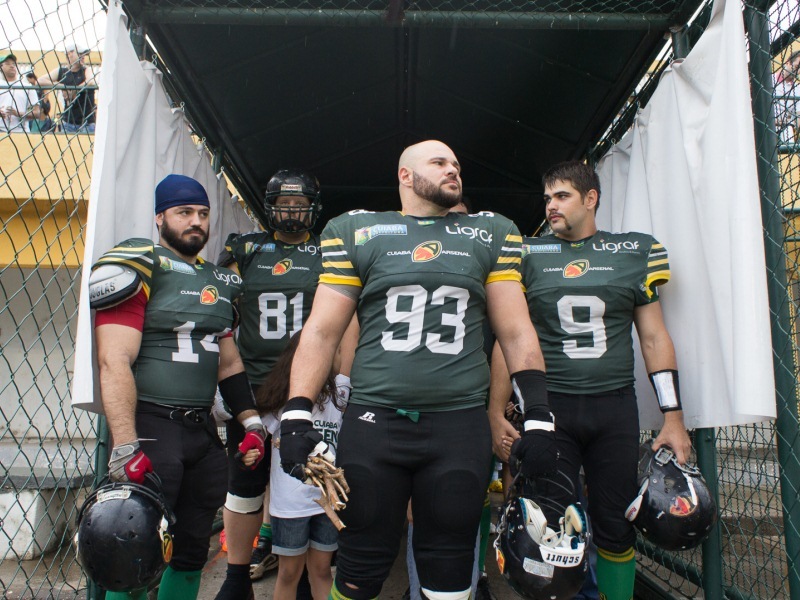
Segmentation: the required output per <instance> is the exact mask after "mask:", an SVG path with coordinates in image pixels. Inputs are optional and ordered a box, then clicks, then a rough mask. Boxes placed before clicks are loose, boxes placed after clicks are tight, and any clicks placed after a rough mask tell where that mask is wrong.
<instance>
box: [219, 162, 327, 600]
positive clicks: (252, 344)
mask: <svg viewBox="0 0 800 600" xmlns="http://www.w3.org/2000/svg"><path fill="white" fill-rule="evenodd" d="M264 208H265V210H266V212H267V217H268V223H267V224H268V225H269V228H270V231H261V232H256V233H247V234H243V235H238V234H233V235H231V236H229V238H228V240H227V242H226V244H225V251H224V252H223V253H222V255H221V256H220V258H219V259H218V261H217V262H218V263H219V264H220V265H223V266H226V267H229V268H231V269H233V270H234V271H236V272H237V273H239V274H240V275H241V276H242V278H243V289H242V296H241V298H240V300H239V312H240V322H239V329H238V332H237V338H236V343H237V345H238V347H239V352H240V353H241V356H242V360H243V361H244V366H245V370H246V371H247V375H248V377H249V379H250V383H251V384H252V385H253V387H254V391H255V389H256V388H257V387H258V386H260V385H261V383H263V381H264V379H265V378H266V376H267V374H268V373H269V372H270V370H271V369H272V367H273V366H274V365H275V362H276V361H277V360H278V357H279V356H280V354H281V352H282V351H283V349H284V348H285V347H286V346H287V345H288V343H289V340H290V338H291V336H292V335H294V334H295V333H297V332H298V331H300V329H301V328H302V327H303V323H304V322H305V319H306V318H307V317H308V314H309V312H311V303H312V301H313V299H314V293H315V292H316V289H317V281H318V280H319V275H320V273H321V272H322V260H321V253H320V249H319V239H318V237H317V236H316V235H314V234H313V233H312V232H311V230H312V228H313V227H314V225H315V223H316V221H317V216H318V215H319V212H320V210H321V209H322V204H321V193H320V186H319V181H317V178H316V177H314V175H312V174H311V173H309V172H307V171H304V170H301V169H282V170H280V171H278V172H277V173H275V174H274V175H273V176H272V177H271V178H270V180H269V182H268V183H267V192H266V197H265V202H264ZM226 429H227V439H228V440H229V443H228V447H229V449H232V451H230V452H229V456H228V461H229V463H230V467H229V471H228V479H229V481H228V496H227V499H226V501H225V508H224V510H223V520H224V523H225V537H226V543H227V546H228V570H227V574H226V578H225V581H224V582H223V584H222V587H221V588H220V591H219V593H218V594H217V596H216V600H239V599H240V598H247V597H248V594H251V593H252V586H251V583H250V581H251V579H253V580H257V579H260V578H261V577H262V576H263V575H264V574H265V573H266V572H267V571H268V570H271V569H275V568H276V567H277V566H278V557H277V556H275V555H274V554H272V540H271V527H270V526H269V521H268V516H267V515H265V516H264V519H263V521H264V522H263V523H262V514H264V509H263V504H264V498H265V490H266V486H267V484H268V483H269V468H270V461H268V460H265V461H263V462H262V463H261V464H260V465H259V466H258V467H257V468H256V469H255V470H252V471H245V470H243V469H241V468H240V467H239V466H238V459H237V458H236V456H235V455H236V448H237V447H238V445H239V441H240V440H241V439H242V437H243V436H244V434H245V432H244V429H243V428H242V426H241V425H240V424H239V423H238V422H237V421H235V420H229V421H227V422H226ZM259 529H260V530H261V531H259ZM256 535H258V545H257V547H256V549H255V550H253V538H254V537H255V536H256Z"/></svg>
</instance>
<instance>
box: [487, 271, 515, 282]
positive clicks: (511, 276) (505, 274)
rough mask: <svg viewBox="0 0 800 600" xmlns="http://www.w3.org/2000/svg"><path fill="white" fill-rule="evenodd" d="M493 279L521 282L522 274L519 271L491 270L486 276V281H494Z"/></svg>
mask: <svg viewBox="0 0 800 600" xmlns="http://www.w3.org/2000/svg"><path fill="white" fill-rule="evenodd" d="M495 281H519V282H522V275H520V274H519V271H492V272H491V273H489V276H488V277H487V278H486V283H494V282H495Z"/></svg>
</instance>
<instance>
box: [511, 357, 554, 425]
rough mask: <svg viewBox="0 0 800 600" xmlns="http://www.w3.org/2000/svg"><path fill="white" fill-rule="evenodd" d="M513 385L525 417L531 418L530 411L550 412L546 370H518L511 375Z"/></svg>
mask: <svg viewBox="0 0 800 600" xmlns="http://www.w3.org/2000/svg"><path fill="white" fill-rule="evenodd" d="M511 386H512V387H513V388H514V394H515V395H516V396H517V402H518V404H519V407H520V411H521V412H522V413H523V414H524V415H525V419H528V418H530V417H529V416H528V414H529V413H537V414H541V413H545V414H549V413H550V403H549V402H548V400H547V377H546V376H545V373H544V371H540V370H538V369H528V370H526V371H517V372H516V373H514V374H513V375H512V376H511Z"/></svg>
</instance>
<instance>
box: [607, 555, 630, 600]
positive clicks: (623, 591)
mask: <svg viewBox="0 0 800 600" xmlns="http://www.w3.org/2000/svg"><path fill="white" fill-rule="evenodd" d="M635 579H636V554H635V553H634V552H633V548H630V549H628V550H627V551H625V552H623V553H621V554H616V553H614V552H609V551H607V550H601V549H599V548H598V549H597V589H598V591H599V592H600V597H601V598H604V599H605V600H631V598H633V582H634V580H635Z"/></svg>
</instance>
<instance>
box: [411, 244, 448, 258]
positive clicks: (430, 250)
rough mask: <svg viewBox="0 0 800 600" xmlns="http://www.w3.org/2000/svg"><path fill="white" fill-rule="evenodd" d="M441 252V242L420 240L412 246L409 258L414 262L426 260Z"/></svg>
mask: <svg viewBox="0 0 800 600" xmlns="http://www.w3.org/2000/svg"><path fill="white" fill-rule="evenodd" d="M441 253H442V243H441V242H422V243H421V244H420V245H419V246H417V247H416V248H414V251H413V252H412V253H411V260H413V261H414V262H428V261H429V260H433V259H434V258H436V257H437V256H439V255H440V254H441Z"/></svg>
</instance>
